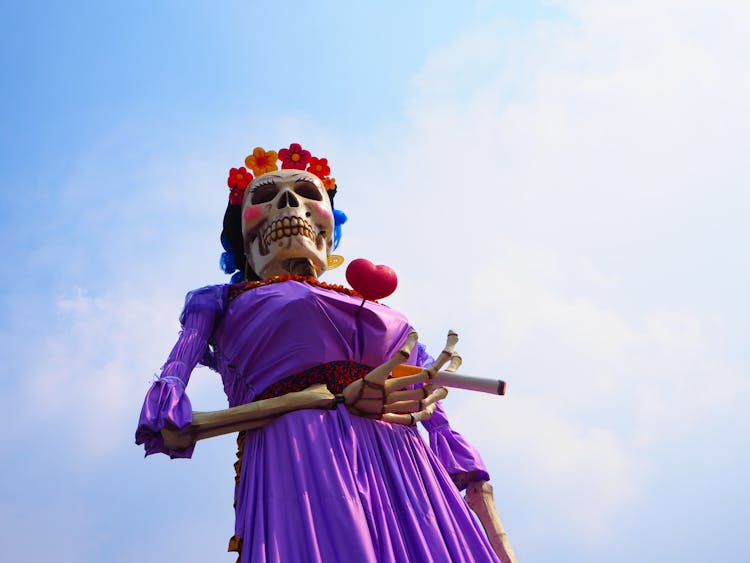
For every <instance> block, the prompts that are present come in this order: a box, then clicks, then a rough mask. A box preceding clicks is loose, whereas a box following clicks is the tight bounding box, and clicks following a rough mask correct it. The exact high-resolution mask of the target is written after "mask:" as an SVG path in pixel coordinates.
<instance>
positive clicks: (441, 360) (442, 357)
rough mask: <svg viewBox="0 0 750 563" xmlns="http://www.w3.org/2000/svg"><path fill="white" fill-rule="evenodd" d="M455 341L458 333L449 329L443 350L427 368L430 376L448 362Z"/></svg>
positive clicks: (454, 346)
mask: <svg viewBox="0 0 750 563" xmlns="http://www.w3.org/2000/svg"><path fill="white" fill-rule="evenodd" d="M457 343H458V334H456V333H455V332H453V331H452V330H449V331H448V337H447V338H446V340H445V348H443V351H442V352H440V354H439V355H438V357H437V359H436V360H435V361H434V362H433V364H432V365H431V366H430V367H428V368H427V371H429V372H430V378H432V377H433V376H434V375H435V374H436V373H437V372H438V371H440V369H441V368H442V367H443V366H444V365H445V364H447V363H448V360H450V359H451V357H453V354H454V350H455V348H456V344H457Z"/></svg>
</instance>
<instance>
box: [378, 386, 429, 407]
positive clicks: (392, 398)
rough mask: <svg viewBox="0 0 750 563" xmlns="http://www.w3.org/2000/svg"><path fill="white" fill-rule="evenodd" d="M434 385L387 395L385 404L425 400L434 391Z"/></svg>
mask: <svg viewBox="0 0 750 563" xmlns="http://www.w3.org/2000/svg"><path fill="white" fill-rule="evenodd" d="M434 387H435V386H434V385H424V386H422V387H417V388H416V389H406V390H405V391H394V392H393V393H389V394H388V395H387V396H386V398H385V402H386V403H395V402H398V401H421V400H422V399H424V398H426V397H427V396H428V395H429V394H430V393H431V392H432V390H433V389H434Z"/></svg>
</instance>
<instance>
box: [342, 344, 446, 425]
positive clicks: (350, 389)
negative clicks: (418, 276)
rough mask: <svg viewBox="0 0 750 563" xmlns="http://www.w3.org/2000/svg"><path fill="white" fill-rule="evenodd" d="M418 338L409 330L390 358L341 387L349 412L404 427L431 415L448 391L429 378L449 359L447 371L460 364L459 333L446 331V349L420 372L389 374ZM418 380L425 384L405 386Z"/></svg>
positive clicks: (409, 352) (401, 361) (402, 359)
mask: <svg viewBox="0 0 750 563" xmlns="http://www.w3.org/2000/svg"><path fill="white" fill-rule="evenodd" d="M417 339H418V335H417V333H416V332H411V333H409V336H408V337H407V339H406V343H405V344H404V346H403V348H401V349H400V350H399V351H398V352H397V353H396V354H395V355H394V356H393V357H392V358H391V359H390V360H388V361H387V362H385V363H384V364H381V365H380V366H378V367H376V368H375V369H373V370H372V371H371V372H370V373H368V374H367V375H366V376H365V377H364V378H363V379H358V380H357V381H354V382H353V383H350V384H349V385H348V386H347V387H346V389H344V393H343V395H344V403H345V404H346V407H347V409H349V411H350V412H352V413H353V414H356V415H359V416H363V417H366V418H376V419H380V420H385V421H386V422H394V423H396V424H404V425H406V426H413V425H414V424H416V423H417V421H420V420H427V419H428V418H430V417H431V416H432V413H433V411H434V410H435V405H436V403H437V402H438V401H439V400H441V399H444V398H445V397H446V396H447V395H448V390H447V389H446V388H445V387H441V386H439V385H432V384H430V383H429V381H430V379H432V377H434V375H435V374H436V373H437V372H438V371H439V370H440V368H442V367H443V366H444V365H445V364H446V363H448V362H449V361H450V365H449V366H448V368H446V371H455V370H457V369H458V367H459V366H460V365H461V357H460V356H459V355H457V354H456V353H455V352H454V348H455V347H456V343H457V342H458V334H456V333H455V332H453V331H452V330H451V331H448V338H447V340H446V343H445V348H444V349H443V351H442V352H441V353H440V355H439V356H438V357H437V359H436V360H435V362H434V363H433V364H432V365H430V366H429V367H426V368H424V369H423V370H422V371H421V372H419V373H416V374H414V375H409V376H406V377H399V378H393V377H389V375H390V373H391V372H392V371H393V368H395V367H396V366H397V365H399V364H402V363H404V362H405V361H406V360H408V359H409V356H410V355H411V351H412V349H413V348H414V345H415V344H416V343H417ZM418 383H425V385H423V386H421V387H417V388H415V389H405V388H406V387H409V386H411V385H415V384H418Z"/></svg>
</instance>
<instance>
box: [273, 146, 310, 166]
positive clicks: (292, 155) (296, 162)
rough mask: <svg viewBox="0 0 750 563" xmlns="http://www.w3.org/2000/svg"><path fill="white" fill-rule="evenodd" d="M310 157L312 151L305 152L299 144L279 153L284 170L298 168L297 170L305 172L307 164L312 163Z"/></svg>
mask: <svg viewBox="0 0 750 563" xmlns="http://www.w3.org/2000/svg"><path fill="white" fill-rule="evenodd" d="M310 156H311V155H310V151H306V150H304V149H303V148H302V146H301V145H300V144H299V143H292V144H291V145H289V148H288V149H281V150H280V151H279V159H280V160H281V168H282V169H285V168H296V169H297V170H304V169H305V166H307V163H308V162H310Z"/></svg>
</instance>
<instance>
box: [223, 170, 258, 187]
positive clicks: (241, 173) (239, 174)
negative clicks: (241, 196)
mask: <svg viewBox="0 0 750 563" xmlns="http://www.w3.org/2000/svg"><path fill="white" fill-rule="evenodd" d="M252 180H253V175H252V174H251V173H250V172H248V171H247V169H246V168H245V167H244V166H241V167H240V168H232V169H230V170H229V178H228V179H227V185H228V186H229V187H230V188H238V189H240V190H243V191H244V189H245V188H246V187H247V185H248V184H249V183H250V182H252Z"/></svg>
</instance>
